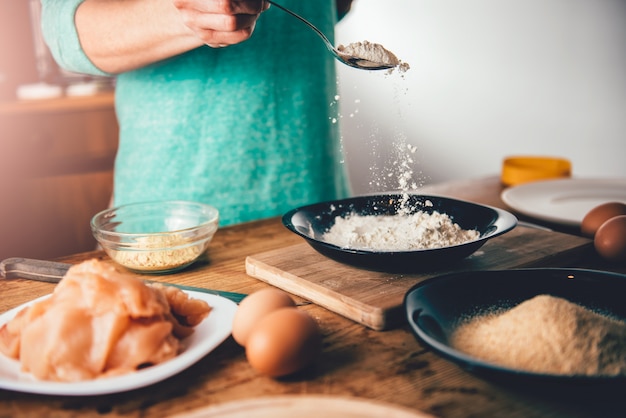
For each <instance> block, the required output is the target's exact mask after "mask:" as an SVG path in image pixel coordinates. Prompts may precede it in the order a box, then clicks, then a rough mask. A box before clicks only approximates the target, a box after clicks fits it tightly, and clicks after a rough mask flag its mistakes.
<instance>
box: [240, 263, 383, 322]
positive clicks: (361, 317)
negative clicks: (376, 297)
mask: <svg viewBox="0 0 626 418" xmlns="http://www.w3.org/2000/svg"><path fill="white" fill-rule="evenodd" d="M245 267H246V274H247V275H248V276H250V277H253V278H255V279H258V280H261V281H263V282H265V283H268V284H270V285H272V286H276V287H278V288H280V289H282V290H284V291H286V292H289V293H292V294H294V295H297V296H300V297H302V298H304V299H307V300H310V299H315V304H316V305H319V306H321V307H323V308H325V309H328V310H330V311H332V312H335V313H337V314H339V315H342V316H344V317H346V318H348V319H350V320H352V321H355V322H358V323H359V324H363V325H365V326H367V327H368V328H371V329H373V330H375V331H383V330H384V329H386V327H388V325H389V324H388V323H387V322H388V321H387V315H386V313H385V311H383V310H382V309H380V308H376V307H372V306H371V305H366V304H364V303H362V302H359V301H357V300H355V299H352V298H348V297H346V296H345V295H341V294H339V293H336V292H334V291H332V290H330V289H327V288H324V287H322V286H318V285H316V284H314V283H311V282H309V281H306V280H302V279H301V278H299V277H298V276H296V275H293V274H291V273H288V272H285V271H282V270H280V269H277V268H275V267H273V266H270V265H269V264H266V263H263V262H262V261H259V260H256V259H254V258H252V257H250V256H248V257H246V261H245ZM279 276H282V277H284V278H285V280H276V277H279ZM303 289H306V290H307V291H306V292H305V291H304V290H303ZM311 293H313V295H311ZM337 300H340V301H341V302H342V304H341V305H339V304H337V302H336V301H337Z"/></svg>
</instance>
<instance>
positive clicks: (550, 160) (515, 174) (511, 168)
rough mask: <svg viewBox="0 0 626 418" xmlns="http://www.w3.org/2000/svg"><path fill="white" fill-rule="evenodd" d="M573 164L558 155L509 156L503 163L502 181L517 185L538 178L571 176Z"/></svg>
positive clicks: (507, 184)
mask: <svg viewBox="0 0 626 418" xmlns="http://www.w3.org/2000/svg"><path fill="white" fill-rule="evenodd" d="M571 175H572V164H571V163H570V162H569V160H566V159H564V158H558V157H507V158H505V159H504V163H503V164H502V176H501V181H502V184H504V185H505V186H515V185H518V184H522V183H528V182H531V181H537V180H547V179H554V178H563V177H570V176H571Z"/></svg>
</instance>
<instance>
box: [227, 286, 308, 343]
mask: <svg viewBox="0 0 626 418" xmlns="http://www.w3.org/2000/svg"><path fill="white" fill-rule="evenodd" d="M294 306H296V304H295V303H294V301H293V299H291V297H290V296H289V294H288V293H287V292H283V291H282V290H279V289H275V288H268V289H263V290H259V291H256V292H254V293H252V294H250V295H248V296H246V297H245V298H244V299H243V300H242V301H241V303H240V304H239V307H238V308H237V312H236V313H235V317H234V318H233V332H232V333H233V338H234V339H235V341H237V343H239V344H240V345H242V346H245V345H246V340H247V339H248V336H249V335H250V332H251V331H252V329H253V328H254V327H255V326H256V324H257V323H258V322H259V321H260V320H261V319H263V317H264V316H265V315H267V314H269V313H270V312H273V311H275V310H277V309H280V308H284V307H294Z"/></svg>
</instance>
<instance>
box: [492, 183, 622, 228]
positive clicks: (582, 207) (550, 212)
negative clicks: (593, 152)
mask: <svg viewBox="0 0 626 418" xmlns="http://www.w3.org/2000/svg"><path fill="white" fill-rule="evenodd" d="M501 197H502V200H503V201H504V203H506V204H507V205H508V206H509V207H510V208H511V209H513V210H515V211H517V212H519V213H520V214H523V215H527V216H530V217H532V218H536V219H540V220H543V221H547V222H551V223H556V224H561V225H565V226H572V227H580V223H581V222H582V220H583V218H584V217H585V215H586V214H587V213H588V212H589V211H590V210H591V209H593V208H594V207H596V206H598V205H601V204H603V203H607V202H623V203H626V178H614V179H595V178H593V179H576V178H570V179H559V180H543V181H536V182H532V183H525V184H521V185H519V186H515V187H511V188H508V189H506V190H504V191H503V192H502V194H501Z"/></svg>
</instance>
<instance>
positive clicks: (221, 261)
mask: <svg viewBox="0 0 626 418" xmlns="http://www.w3.org/2000/svg"><path fill="white" fill-rule="evenodd" d="M500 191H501V186H500V184H499V182H498V179H497V178H484V179H477V180H467V181H461V182H453V183H448V184H443V185H439V186H430V187H428V188H426V189H425V190H424V193H433V194H435V193H440V194H445V195H449V196H455V197H458V198H462V199H466V200H472V201H475V202H478V203H483V204H489V205H493V206H500V207H504V204H503V203H502V202H501V201H500V199H499V194H500ZM300 242H302V239H301V238H300V237H298V236H296V235H294V234H292V233H291V232H289V231H288V230H287V229H286V228H284V227H283V226H282V224H281V223H280V220H279V219H269V220H263V221H258V222H251V223H246V224H241V225H236V226H232V227H226V228H222V229H220V230H219V231H218V232H217V234H216V235H215V238H214V239H213V241H212V242H211V245H210V247H209V251H208V254H209V256H208V261H207V262H206V263H200V264H199V265H197V266H195V267H192V268H191V269H190V270H188V271H184V272H180V273H176V274H173V275H168V276H164V277H163V280H166V281H168V282H174V283H180V284H186V285H191V286H199V287H207V288H213V289H222V290H228V291H234V292H241V293H251V292H254V291H256V290H259V289H262V288H265V287H268V285H267V284H266V283H264V282H261V281H259V280H257V279H254V278H252V277H250V276H248V275H246V272H245V258H246V256H248V255H251V254H255V253H259V252H263V251H268V250H271V249H278V248H282V247H286V246H289V245H293V244H297V243H300ZM92 257H98V258H103V259H106V256H105V255H104V253H101V252H91V253H83V254H75V255H71V256H68V257H65V258H64V259H63V261H68V262H71V263H76V262H80V261H82V260H86V259H89V258H92ZM555 267H558V266H555ZM564 267H565V266H564ZM567 267H586V268H598V269H604V270H611V271H618V272H622V273H626V266H614V265H613V266H610V265H606V264H604V263H603V262H602V261H601V260H599V259H598V258H597V257H596V256H595V255H594V254H592V253H590V254H589V256H588V257H582V258H581V259H580V261H579V263H577V265H575V266H574V265H569V266H567ZM53 287H54V285H53V284H48V283H40V282H32V281H26V280H22V279H15V280H6V281H4V282H2V283H1V284H0V312H4V311H6V310H8V309H10V308H13V307H16V306H18V305H20V304H22V303H24V302H27V301H29V300H32V299H34V298H36V297H39V296H42V295H45V294H49V293H50V292H51V291H52V290H53ZM294 298H295V299H296V300H297V301H299V302H304V301H303V300H302V299H300V298H298V297H294ZM299 309H303V310H306V311H307V312H309V313H310V314H311V315H312V316H313V317H314V318H315V319H316V320H317V322H318V323H319V325H320V328H321V330H322V334H323V350H322V353H321V355H320V357H319V359H318V360H317V362H316V363H315V365H314V367H311V368H310V369H308V370H306V371H305V372H303V373H300V374H296V375H294V376H290V377H287V378H282V379H272V378H268V377H265V376H263V375H260V374H259V373H257V372H256V371H255V370H254V369H252V368H251V367H250V365H249V364H248V363H247V361H246V358H245V353H244V350H243V348H241V347H240V346H239V345H237V343H236V342H235V341H234V340H233V339H232V337H231V338H229V339H227V340H226V341H225V342H224V343H223V344H221V345H220V346H219V347H218V348H217V349H215V350H214V351H213V352H211V353H210V354H209V355H207V356H206V357H205V358H203V359H202V360H200V361H199V362H198V363H197V364H196V365H194V366H192V367H191V368H189V369H187V370H185V371H183V372H182V373H180V374H178V375H176V376H173V377H171V378H169V379H167V380H165V381H162V382H160V383H156V384H154V385H151V386H148V387H145V388H141V389H137V390H133V391H131V392H125V393H119V394H113V395H101V396H86V397H59V396H45V395H34V394H25V393H18V392H12V391H6V390H0V417H4V416H7V417H8V416H11V417H17V416H55V417H76V416H98V417H102V416H106V417H118V416H125V417H139V416H141V417H162V416H171V415H174V414H179V413H188V412H192V411H194V410H195V411H197V410H199V409H201V408H206V407H207V406H209V405H218V404H223V403H226V402H230V401H235V400H240V401H242V402H244V400H245V401H249V400H251V399H253V398H257V397H268V396H281V395H293V394H302V395H334V396H341V397H344V396H345V397H356V398H360V399H368V400H373V401H380V402H385V403H388V404H392V405H397V406H401V407H408V408H410V409H413V410H415V411H421V412H425V413H428V414H432V415H435V416H441V417H470V416H480V417H494V416H507V417H584V416H590V417H591V416H593V417H599V416H603V417H606V416H622V415H623V413H624V411H626V400H624V397H623V396H622V397H621V399H620V397H613V396H607V395H606V394H601V393H600V394H598V393H593V392H591V393H583V394H582V395H581V394H580V393H577V392H574V393H568V392H567V391H559V392H556V391H551V390H547V391H545V390H542V391H537V390H533V388H522V387H515V386H511V385H509V384H507V383H498V382H494V381H487V380H483V379H481V378H478V377H476V376H474V375H472V374H470V373H468V372H467V371H464V370H462V369H461V368H459V367H458V366H456V365H455V364H454V363H451V362H450V361H447V360H445V359H444V358H442V357H440V356H438V355H437V354H435V353H433V352H431V351H429V350H428V349H427V348H426V347H425V346H423V345H421V344H420V343H419V342H418V341H417V340H416V339H415V338H414V336H413V335H412V334H411V332H410V330H409V327H408V325H401V326H399V327H397V328H394V329H391V330H388V331H382V332H380V331H374V330H371V329H368V328H366V327H364V326H362V325H360V324H357V323H355V322H353V321H351V320H349V319H346V318H344V317H342V316H340V315H337V314H335V313H333V312H331V311H328V310H326V309H324V308H322V307H319V306H317V305H315V304H304V305H303V306H301V307H300V308H299ZM620 411H621V414H620ZM197 416H199V415H197Z"/></svg>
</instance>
